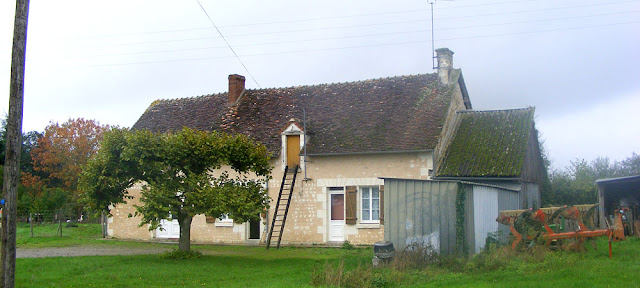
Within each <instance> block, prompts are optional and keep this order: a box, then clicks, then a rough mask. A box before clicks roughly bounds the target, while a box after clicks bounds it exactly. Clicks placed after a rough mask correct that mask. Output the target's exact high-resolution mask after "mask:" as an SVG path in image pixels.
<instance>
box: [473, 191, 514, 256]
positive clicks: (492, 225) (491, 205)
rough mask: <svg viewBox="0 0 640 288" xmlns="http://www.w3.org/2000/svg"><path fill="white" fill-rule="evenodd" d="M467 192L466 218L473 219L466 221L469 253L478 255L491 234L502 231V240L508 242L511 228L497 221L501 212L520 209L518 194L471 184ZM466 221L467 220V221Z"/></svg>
mask: <svg viewBox="0 0 640 288" xmlns="http://www.w3.org/2000/svg"><path fill="white" fill-rule="evenodd" d="M465 190H466V191H467V196H466V198H467V200H468V199H472V200H471V201H467V202H466V205H468V206H465V210H466V211H465V217H470V218H471V219H470V220H468V221H465V222H466V223H467V224H466V225H468V226H467V229H466V230H465V231H467V233H472V234H469V235H468V236H467V239H468V241H467V245H469V251H470V252H472V253H478V252H480V251H482V249H483V248H484V245H485V243H486V238H487V235H488V234H489V233H494V232H497V231H500V236H501V237H500V240H501V241H503V242H506V241H507V240H508V236H509V233H510V231H509V227H507V226H506V225H500V224H499V223H498V222H496V221H495V219H496V218H497V217H498V212H499V211H501V210H515V209H519V207H520V206H519V202H520V197H519V194H518V192H516V191H510V190H507V189H502V188H499V187H491V186H484V185H473V184H469V185H468V187H467V188H466V189H465ZM465 220H466V219H465Z"/></svg>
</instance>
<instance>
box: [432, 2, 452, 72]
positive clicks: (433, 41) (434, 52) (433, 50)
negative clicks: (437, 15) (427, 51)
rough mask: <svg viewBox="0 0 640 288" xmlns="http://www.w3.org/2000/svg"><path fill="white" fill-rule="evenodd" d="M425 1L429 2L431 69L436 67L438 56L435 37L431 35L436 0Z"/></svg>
mask: <svg viewBox="0 0 640 288" xmlns="http://www.w3.org/2000/svg"><path fill="white" fill-rule="evenodd" d="M447 1H453V0H447ZM427 3H429V5H431V65H432V66H433V69H434V70H435V69H438V66H437V65H436V63H437V62H436V59H437V58H438V56H436V47H435V46H436V45H435V38H434V37H433V34H434V33H433V4H435V3H436V0H427Z"/></svg>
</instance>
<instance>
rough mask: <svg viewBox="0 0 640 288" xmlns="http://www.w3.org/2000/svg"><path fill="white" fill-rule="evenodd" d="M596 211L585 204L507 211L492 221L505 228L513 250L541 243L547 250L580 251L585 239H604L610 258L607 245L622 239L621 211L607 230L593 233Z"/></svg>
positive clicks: (607, 224)
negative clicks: (510, 236)
mask: <svg viewBox="0 0 640 288" xmlns="http://www.w3.org/2000/svg"><path fill="white" fill-rule="evenodd" d="M597 209H598V205H597V204H588V205H575V206H563V207H549V208H541V209H538V210H533V209H528V210H508V211H500V214H499V215H498V218H497V219H496V221H498V222H499V223H501V224H504V225H508V226H509V228H510V230H511V234H513V242H512V244H511V245H512V246H511V247H512V248H513V249H517V248H518V247H521V246H523V245H527V246H529V247H531V246H533V245H535V244H536V243H544V244H545V245H546V246H548V247H555V248H560V247H563V248H566V247H573V248H575V249H577V250H583V249H584V241H585V240H586V239H591V238H594V237H604V236H606V237H608V238H609V257H611V256H612V252H611V242H613V241H621V240H624V237H625V236H624V227H623V223H622V218H623V215H622V214H623V213H624V211H616V213H615V217H614V219H613V223H612V224H609V223H608V222H607V223H606V226H607V227H608V228H607V229H596V225H594V223H596V222H597V221H596V220H595V219H597V215H595V214H596V212H597ZM569 226H572V227H569ZM594 245H595V242H594ZM594 247H595V246H594Z"/></svg>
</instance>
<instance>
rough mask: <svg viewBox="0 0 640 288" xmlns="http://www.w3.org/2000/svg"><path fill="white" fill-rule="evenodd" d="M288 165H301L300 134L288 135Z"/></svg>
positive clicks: (291, 166)
mask: <svg viewBox="0 0 640 288" xmlns="http://www.w3.org/2000/svg"><path fill="white" fill-rule="evenodd" d="M287 166H289V168H295V167H296V166H300V135H287Z"/></svg>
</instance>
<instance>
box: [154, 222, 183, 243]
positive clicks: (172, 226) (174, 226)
mask: <svg viewBox="0 0 640 288" xmlns="http://www.w3.org/2000/svg"><path fill="white" fill-rule="evenodd" d="M160 224H161V225H162V229H163V230H160V227H158V229H156V238H165V239H178V238H180V224H179V223H178V220H173V221H169V220H160Z"/></svg>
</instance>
